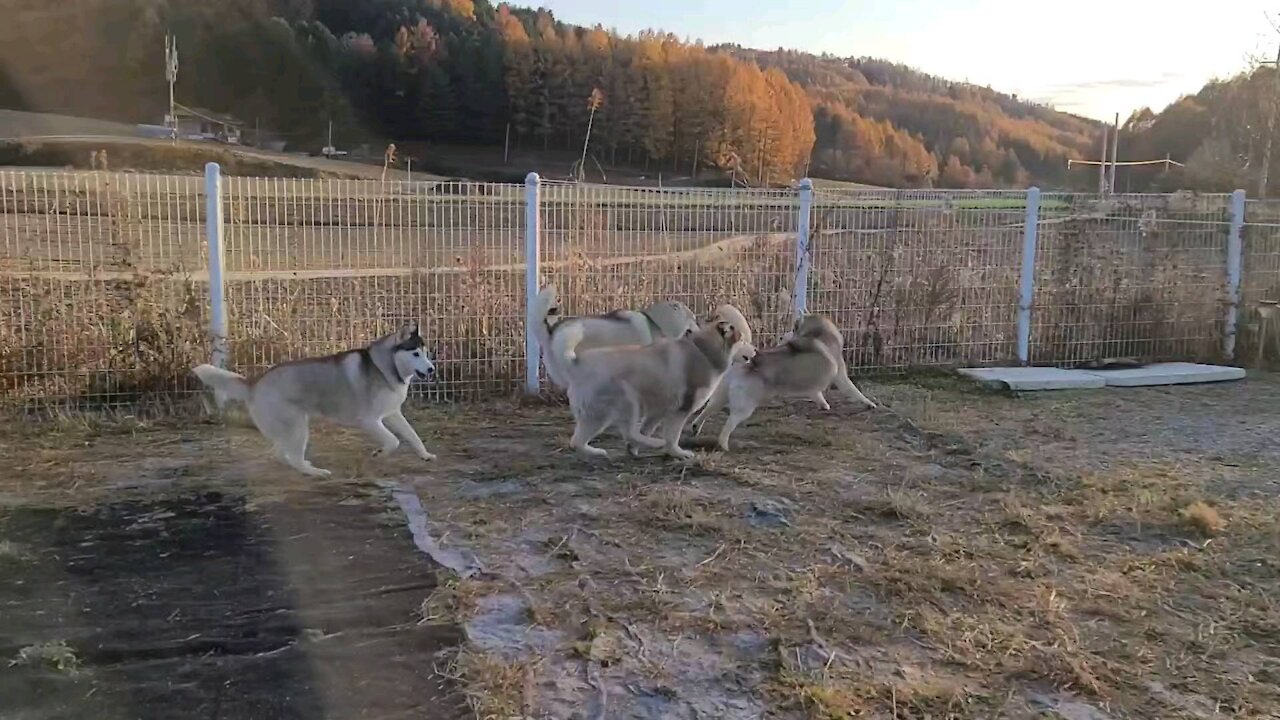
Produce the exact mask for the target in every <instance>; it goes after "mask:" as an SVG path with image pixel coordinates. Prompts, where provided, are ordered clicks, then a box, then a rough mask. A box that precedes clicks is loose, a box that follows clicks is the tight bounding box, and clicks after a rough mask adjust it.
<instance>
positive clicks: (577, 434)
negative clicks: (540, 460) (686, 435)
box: [562, 321, 742, 460]
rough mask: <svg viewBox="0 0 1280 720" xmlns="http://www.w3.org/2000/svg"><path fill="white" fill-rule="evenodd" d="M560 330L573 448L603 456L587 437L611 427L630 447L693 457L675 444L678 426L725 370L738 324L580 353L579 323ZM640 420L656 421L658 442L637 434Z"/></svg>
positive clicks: (735, 343) (737, 340) (581, 328)
mask: <svg viewBox="0 0 1280 720" xmlns="http://www.w3.org/2000/svg"><path fill="white" fill-rule="evenodd" d="M563 332H564V341H563V348H564V355H563V356H562V357H563V359H564V362H565V370H566V374H567V377H568V378H569V407H570V408H571V409H572V410H573V417H574V420H576V421H577V426H576V427H575V428H574V433H573V441H572V445H573V448H574V449H575V450H577V451H578V452H580V453H582V454H584V455H587V456H589V457H608V453H607V452H605V451H604V450H601V449H600V448H596V447H592V446H591V441H592V440H593V439H595V438H596V436H598V435H599V434H600V433H601V432H603V431H604V429H605V428H607V427H610V426H612V427H615V428H617V429H618V430H619V431H621V433H622V435H623V437H624V438H626V440H627V442H628V444H629V445H632V446H643V447H648V448H661V447H665V448H666V451H667V453H668V454H670V455H673V456H675V457H677V458H680V459H682V460H688V459H690V458H692V457H693V453H691V452H689V451H688V450H685V449H683V448H681V447H680V445H679V443H680V432H681V430H683V429H684V426H685V423H686V422H688V420H689V417H690V416H691V415H693V413H694V411H695V410H697V409H698V408H699V407H700V406H701V405H702V404H703V403H704V402H706V398H707V396H708V395H710V394H711V391H712V390H714V389H715V387H716V384H717V383H719V382H720V379H721V378H723V377H724V374H725V372H726V371H728V370H729V366H730V365H731V363H732V362H733V357H734V353H735V352H738V351H739V350H738V348H739V343H740V342H741V341H742V333H741V331H740V330H739V329H738V328H736V327H734V325H733V324H732V323H729V322H724V321H721V322H716V323H714V324H709V325H707V326H705V327H702V328H700V329H698V330H697V331H695V332H693V333H690V334H688V335H685V336H684V337H681V338H679V339H676V340H660V341H658V342H656V343H653V344H652V345H644V346H640V345H628V346H622V347H606V348H596V349H594V350H582V351H579V350H578V347H579V345H580V344H581V342H582V340H583V338H584V336H585V334H586V332H585V328H584V326H583V325H581V324H576V323H575V324H573V325H570V326H569V327H566V328H565V329H564V331H563ZM645 419H653V420H656V424H658V425H661V427H662V431H663V433H662V434H663V439H662V440H659V439H657V438H654V437H651V436H649V435H646V434H645V433H644V432H642V430H641V423H642V421H644V420H645Z"/></svg>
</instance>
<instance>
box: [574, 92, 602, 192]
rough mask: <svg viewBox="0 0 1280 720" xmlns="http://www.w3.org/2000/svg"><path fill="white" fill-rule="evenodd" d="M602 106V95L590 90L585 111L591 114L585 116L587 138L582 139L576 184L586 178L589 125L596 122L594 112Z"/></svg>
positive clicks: (589, 142)
mask: <svg viewBox="0 0 1280 720" xmlns="http://www.w3.org/2000/svg"><path fill="white" fill-rule="evenodd" d="M603 104H604V93H602V92H600V88H593V89H592V90H591V97H588V98H587V110H589V111H590V112H591V114H590V115H588V116H587V136H586V137H585V138H583V139H582V158H581V159H579V160H578V177H577V180H578V182H582V181H583V180H585V179H586V177H587V146H588V145H590V144H591V125H592V124H593V123H594V122H595V120H596V111H597V110H599V109H600V106H601V105H603Z"/></svg>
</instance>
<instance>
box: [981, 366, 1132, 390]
mask: <svg viewBox="0 0 1280 720" xmlns="http://www.w3.org/2000/svg"><path fill="white" fill-rule="evenodd" d="M959 372H960V374H961V375H965V376H967V377H971V378H973V379H974V380H977V381H978V382H980V383H983V384H986V385H998V386H1000V387H1005V388H1008V389H1010V390H1089V389H1096V388H1101V387H1106V384H1107V383H1106V381H1105V380H1103V379H1102V378H1101V377H1100V376H1099V375H1098V374H1096V373H1095V372H1092V371H1085V370H1063V369H1062V368H1045V367H1006V368H961V369H960V370H959Z"/></svg>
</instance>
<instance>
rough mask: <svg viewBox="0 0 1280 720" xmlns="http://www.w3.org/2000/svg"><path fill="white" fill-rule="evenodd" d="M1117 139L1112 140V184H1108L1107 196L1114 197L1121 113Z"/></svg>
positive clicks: (1117, 115)
mask: <svg viewBox="0 0 1280 720" xmlns="http://www.w3.org/2000/svg"><path fill="white" fill-rule="evenodd" d="M1115 128H1116V131H1115V137H1113V138H1111V182H1110V183H1108V184H1107V194H1108V195H1114V194H1115V192H1116V171H1117V170H1118V169H1119V166H1118V165H1116V159H1117V158H1116V154H1117V152H1118V151H1119V149H1120V113H1116V124H1115Z"/></svg>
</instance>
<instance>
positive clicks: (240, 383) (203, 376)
mask: <svg viewBox="0 0 1280 720" xmlns="http://www.w3.org/2000/svg"><path fill="white" fill-rule="evenodd" d="M193 372H195V374H196V377H198V378H200V382H202V383H204V384H205V385H208V386H209V387H211V388H213V389H214V391H215V392H220V393H222V394H223V395H226V396H227V397H229V398H231V399H232V400H240V401H243V402H248V400H249V395H250V394H251V392H252V390H253V388H252V387H251V386H250V385H249V381H248V380H247V379H245V377H244V376H243V375H237V374H236V373H233V372H231V371H230V370H223V369H222V368H216V367H214V366H212V365H197V366H196V367H195V369H194V370H193Z"/></svg>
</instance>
